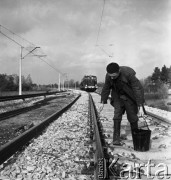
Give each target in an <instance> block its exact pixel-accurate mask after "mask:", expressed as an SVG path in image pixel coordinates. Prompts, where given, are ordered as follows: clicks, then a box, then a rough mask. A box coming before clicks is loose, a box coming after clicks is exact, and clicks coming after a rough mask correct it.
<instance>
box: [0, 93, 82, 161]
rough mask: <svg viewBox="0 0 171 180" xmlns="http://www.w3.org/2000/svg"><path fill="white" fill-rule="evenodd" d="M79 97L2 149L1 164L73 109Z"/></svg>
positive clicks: (0, 151)
mask: <svg viewBox="0 0 171 180" xmlns="http://www.w3.org/2000/svg"><path fill="white" fill-rule="evenodd" d="M79 97H80V95H78V96H77V97H76V98H75V99H74V100H73V101H72V102H71V103H69V104H68V105H66V106H65V107H63V108H62V109H61V110H60V111H57V112H55V113H53V114H52V115H51V116H49V117H48V118H46V119H45V120H43V121H42V122H41V123H39V124H37V125H35V126H33V127H31V128H30V129H29V130H27V131H26V132H24V133H22V134H21V135H20V136H18V137H16V138H14V139H13V140H11V141H10V142H8V143H6V144H5V145H3V146H2V147H0V164H1V163H3V162H4V161H6V160H7V159H8V158H9V157H10V156H11V155H13V154H14V153H15V152H17V151H18V150H19V149H20V148H22V147H23V146H24V145H26V144H27V143H28V142H29V141H30V140H31V139H32V138H34V137H35V136H37V135H38V134H40V133H41V132H42V131H43V130H44V129H45V128H46V127H47V126H48V125H49V124H50V123H51V122H52V121H54V119H56V118H57V117H59V116H60V115H61V114H62V113H63V112H65V111H66V110H67V109H68V108H69V107H71V106H72V104H74V103H75V102H76V100H77V99H78V98H79Z"/></svg>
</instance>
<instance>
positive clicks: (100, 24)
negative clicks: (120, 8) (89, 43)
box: [95, 0, 112, 58]
mask: <svg viewBox="0 0 171 180" xmlns="http://www.w3.org/2000/svg"><path fill="white" fill-rule="evenodd" d="M105 2H106V0H103V8H102V13H101V17H100V23H99V28H98V32H97V38H96V43H95V46H96V47H99V48H100V49H101V50H102V51H103V52H104V53H105V54H106V55H107V56H108V57H110V58H111V57H112V55H110V54H109V53H108V52H107V51H106V50H104V48H102V47H101V46H103V45H98V40H99V36H100V31H101V26H102V20H103V15H104V9H105ZM109 46H111V44H110V45H109Z"/></svg>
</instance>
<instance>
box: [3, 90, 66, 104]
mask: <svg viewBox="0 0 171 180" xmlns="http://www.w3.org/2000/svg"><path fill="white" fill-rule="evenodd" d="M63 92H66V91H61V92H59V91H54V92H47V93H36V94H25V95H16V96H1V97H0V102H4V101H11V100H17V99H23V100H24V99H26V98H32V97H39V96H45V97H46V96H48V95H53V94H60V93H63Z"/></svg>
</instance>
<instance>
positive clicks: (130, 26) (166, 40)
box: [0, 0, 171, 84]
mask: <svg viewBox="0 0 171 180" xmlns="http://www.w3.org/2000/svg"><path fill="white" fill-rule="evenodd" d="M103 4H104V0H0V25H3V26H4V27H6V28H8V29H9V30H11V31H12V32H14V33H16V34H17V35H19V36H21V37H23V38H25V39H26V40H28V41H30V42H31V43H33V44H34V45H36V46H40V47H41V49H40V50H39V52H38V50H37V51H35V53H37V55H38V54H42V53H45V54H46V55H47V57H46V58H43V59H45V60H46V61H47V63H48V64H49V65H50V66H49V65H48V64H46V63H45V62H43V61H42V60H40V59H39V58H38V57H33V56H29V55H28V56H27V57H25V58H24V60H23V64H22V69H23V75H24V76H27V75H28V74H30V75H31V77H32V80H33V82H34V83H38V84H43V83H46V84H48V83H57V82H58V72H57V71H56V70H60V71H61V72H62V73H67V74H68V78H69V79H71V78H73V79H74V80H79V81H80V80H81V78H82V77H83V76H84V75H85V74H93V75H96V76H97V78H98V80H99V81H103V80H104V76H105V68H106V65H107V64H108V63H109V62H117V63H118V64H119V65H126V66H130V67H132V68H134V70H135V71H136V72H137V77H138V78H145V77H147V76H148V75H151V73H152V72H153V70H154V68H155V67H162V66H163V65H164V64H165V65H166V66H167V67H170V65H171V63H170V62H171V50H170V49H171V0H105V6H104V12H103V17H102V22H101V28H100V32H99V36H98V29H99V24H100V19H101V14H102V9H103ZM1 32H3V33H5V34H6V35H7V36H10V38H12V39H14V40H15V41H16V42H19V43H21V44H22V45H23V46H25V41H24V40H23V41H21V39H20V38H18V37H17V36H16V35H11V34H10V33H9V32H8V31H7V30H5V29H4V28H3V27H1ZM96 44H97V45H98V46H96ZM26 53H27V51H23V54H26ZM19 58H20V46H19V45H17V44H16V43H14V42H12V41H11V40H9V39H8V38H7V37H5V36H3V35H2V34H0V73H1V74H2V73H5V74H14V73H15V74H18V71H19ZM51 66H52V67H53V68H54V69H53V68H52V67H51ZM55 69H56V70H55Z"/></svg>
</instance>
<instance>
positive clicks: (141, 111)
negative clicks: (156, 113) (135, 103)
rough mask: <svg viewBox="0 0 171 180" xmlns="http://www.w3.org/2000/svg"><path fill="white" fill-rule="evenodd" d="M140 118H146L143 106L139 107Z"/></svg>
mask: <svg viewBox="0 0 171 180" xmlns="http://www.w3.org/2000/svg"><path fill="white" fill-rule="evenodd" d="M138 116H139V117H142V116H144V110H143V107H142V106H139V107H138Z"/></svg>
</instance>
